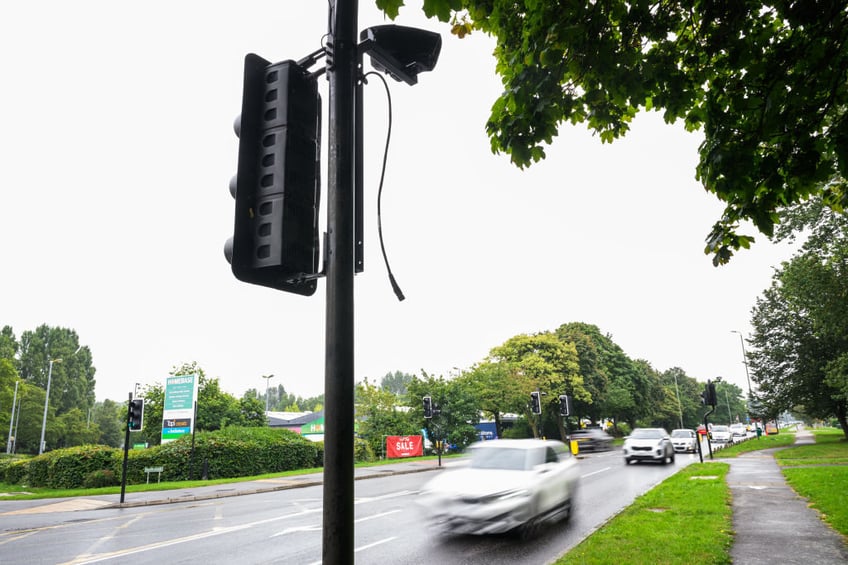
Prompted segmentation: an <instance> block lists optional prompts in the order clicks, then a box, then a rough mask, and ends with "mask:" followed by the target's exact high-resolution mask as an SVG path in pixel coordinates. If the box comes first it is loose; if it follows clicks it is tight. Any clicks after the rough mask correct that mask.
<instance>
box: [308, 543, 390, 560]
mask: <svg viewBox="0 0 848 565" xmlns="http://www.w3.org/2000/svg"><path fill="white" fill-rule="evenodd" d="M396 539H397V537H396V536H392V537H390V538H386V539H381V540H380V541H375V542H374V543H369V544H368V545H362V546H360V547H357V548H356V549H354V550H353V552H354V553H359V552H360V551H365V550H366V549H371V548H372V547H376V546H378V545H383V544H384V543H389V542H390V541H394V540H396ZM321 564H322V561H313V562H312V563H309V565H321Z"/></svg>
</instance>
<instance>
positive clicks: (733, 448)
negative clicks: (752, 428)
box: [713, 432, 795, 458]
mask: <svg viewBox="0 0 848 565" xmlns="http://www.w3.org/2000/svg"><path fill="white" fill-rule="evenodd" d="M794 443H795V433H794V432H781V433H779V434H776V435H770V436H762V437H761V438H759V439H757V438H756V437H752V438H750V439H747V440H745V441H742V442H738V443H734V444H733V445H730V446H728V447H725V448H724V449H720V450H718V451H716V452H715V453H714V454H713V457H716V458H725V457H736V456H738V455H742V454H743V453H750V452H751V451H760V450H762V449H771V448H773V447H788V446H790V445H792V444H794Z"/></svg>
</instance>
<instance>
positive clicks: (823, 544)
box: [722, 431, 848, 565]
mask: <svg viewBox="0 0 848 565" xmlns="http://www.w3.org/2000/svg"><path fill="white" fill-rule="evenodd" d="M814 442H815V440H814V439H813V434H812V433H810V432H807V431H799V432H798V434H797V435H796V436H795V444H796V445H799V444H806V443H814ZM775 451H776V449H765V450H762V451H755V452H752V453H748V454H745V455H740V456H739V457H737V458H735V459H723V460H722V461H723V462H726V463H729V464H730V472H729V473H728V474H727V484H728V485H729V486H730V489H731V492H732V494H733V529H734V530H735V531H736V536H735V539H734V543H733V548H732V549H731V551H730V556H731V558H732V559H733V563H737V564H740V565H759V564H763V565H775V564H778V563H779V564H780V565H794V564H804V565H845V564H846V563H848V545H847V544H846V542H845V540H844V539H843V538H842V536H841V535H840V534H839V533H837V532H835V531H834V530H832V529H831V528H830V526H828V525H827V524H826V523H825V522H824V521H823V520H822V519H821V517H820V516H819V514H818V512H817V511H816V510H814V509H812V508H810V507H808V506H807V500H806V499H805V498H802V497H800V496H798V495H797V494H795V491H793V490H792V489H791V488H790V487H789V485H787V484H786V480H785V479H784V478H783V473H781V472H780V467H779V466H778V464H777V462H776V461H775V459H774V455H773V454H774V452H775Z"/></svg>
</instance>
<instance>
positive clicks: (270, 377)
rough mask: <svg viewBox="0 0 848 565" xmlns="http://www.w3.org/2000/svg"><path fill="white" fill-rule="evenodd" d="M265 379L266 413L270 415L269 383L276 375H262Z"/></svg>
mask: <svg viewBox="0 0 848 565" xmlns="http://www.w3.org/2000/svg"><path fill="white" fill-rule="evenodd" d="M262 378H263V379H265V413H266V414H267V413H268V383H269V382H270V381H271V379H273V378H274V375H262Z"/></svg>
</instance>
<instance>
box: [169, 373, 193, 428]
mask: <svg viewBox="0 0 848 565" xmlns="http://www.w3.org/2000/svg"><path fill="white" fill-rule="evenodd" d="M197 382H198V379H197V375H176V376H174V377H168V378H167V379H165V407H164V409H163V410H162V443H168V442H169V441H174V440H175V439H178V438H180V437H182V436H184V435H186V434H190V433H191V432H192V431H194V405H195V404H196V403H197Z"/></svg>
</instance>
